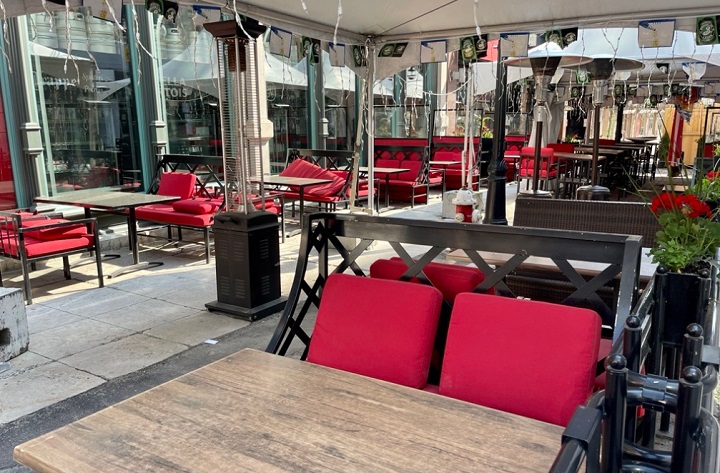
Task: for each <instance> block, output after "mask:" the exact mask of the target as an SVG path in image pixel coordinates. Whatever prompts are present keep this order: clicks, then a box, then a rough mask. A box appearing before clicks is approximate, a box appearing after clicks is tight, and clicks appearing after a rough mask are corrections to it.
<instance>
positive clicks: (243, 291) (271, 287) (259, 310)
mask: <svg viewBox="0 0 720 473" xmlns="http://www.w3.org/2000/svg"><path fill="white" fill-rule="evenodd" d="M278 228H279V223H278V218H277V215H275V214H273V213H270V212H265V211H257V212H251V213H248V214H244V213H240V212H226V213H221V214H219V215H218V216H217V217H215V223H214V224H213V233H214V234H215V274H216V278H217V295H218V298H217V300H216V301H213V302H210V303H208V304H205V307H207V309H208V310H209V311H214V310H217V311H219V312H223V313H225V314H228V315H229V316H231V317H236V318H241V319H245V320H249V321H254V320H258V319H261V318H263V317H266V316H268V315H270V314H274V313H275V312H278V311H280V310H282V309H283V308H284V307H285V303H286V302H287V299H286V298H285V297H281V296H280V242H279V237H278Z"/></svg>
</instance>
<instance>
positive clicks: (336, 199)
mask: <svg viewBox="0 0 720 473" xmlns="http://www.w3.org/2000/svg"><path fill="white" fill-rule="evenodd" d="M353 159H354V153H353V152H352V151H337V150H316V149H291V150H289V151H288V156H287V161H286V165H285V169H283V170H282V171H281V172H280V176H284V177H302V178H309V179H329V180H331V181H332V182H330V183H327V184H319V185H317V186H311V187H308V188H306V189H305V190H304V192H303V200H304V201H305V202H316V203H317V204H318V205H320V206H321V207H323V206H324V207H325V210H328V211H330V210H332V211H334V210H336V209H337V205H338V204H345V205H346V206H347V204H348V203H349V202H350V191H351V185H352V166H353ZM376 192H377V191H376ZM273 193H277V194H281V195H282V196H283V197H284V199H285V200H289V201H291V202H292V214H293V215H295V201H296V200H299V199H300V193H299V190H298V189H297V188H296V187H293V186H289V188H288V189H287V190H276V191H273ZM369 193H370V191H369V186H368V182H367V179H359V180H358V190H357V199H358V200H368V195H369ZM376 203H377V201H376Z"/></svg>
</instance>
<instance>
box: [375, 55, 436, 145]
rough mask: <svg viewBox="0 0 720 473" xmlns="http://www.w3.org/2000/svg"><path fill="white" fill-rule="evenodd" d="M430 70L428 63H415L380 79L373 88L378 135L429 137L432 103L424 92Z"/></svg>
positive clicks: (376, 133) (383, 136)
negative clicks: (416, 64)
mask: <svg viewBox="0 0 720 473" xmlns="http://www.w3.org/2000/svg"><path fill="white" fill-rule="evenodd" d="M426 71H427V68H426V67H425V66H424V65H419V66H413V67H411V68H409V69H407V70H406V71H405V72H404V74H396V75H394V76H392V77H388V78H385V79H383V80H381V81H378V82H376V84H375V87H374V88H373V92H374V95H375V136H376V137H377V138H427V137H428V128H429V126H428V123H429V114H430V107H429V106H428V105H426V103H425V99H426V97H425V94H424V93H423V90H424V81H425V78H424V74H425V73H426ZM396 81H397V82H398V83H397V84H396Z"/></svg>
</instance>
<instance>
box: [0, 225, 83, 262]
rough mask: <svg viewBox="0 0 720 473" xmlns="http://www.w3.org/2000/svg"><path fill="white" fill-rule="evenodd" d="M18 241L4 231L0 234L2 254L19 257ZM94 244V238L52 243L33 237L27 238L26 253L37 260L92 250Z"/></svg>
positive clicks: (57, 240) (69, 239)
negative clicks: (67, 252)
mask: <svg viewBox="0 0 720 473" xmlns="http://www.w3.org/2000/svg"><path fill="white" fill-rule="evenodd" d="M17 243H18V240H17V238H16V237H15V236H14V235H13V234H12V232H10V233H8V232H7V231H6V230H3V231H2V232H1V234H0V245H1V246H2V252H3V253H5V254H7V255H12V256H14V257H16V258H17V257H19V252H18V246H17ZM92 244H93V238H92V237H81V238H61V239H56V240H51V241H43V240H37V239H35V238H32V237H26V238H25V252H26V253H27V257H28V258H36V257H39V256H47V255H52V254H55V253H62V252H65V251H72V250H78V249H83V248H90V247H91V246H92Z"/></svg>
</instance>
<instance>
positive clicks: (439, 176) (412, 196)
mask: <svg viewBox="0 0 720 473" xmlns="http://www.w3.org/2000/svg"><path fill="white" fill-rule="evenodd" d="M429 161H430V154H429V149H428V147H427V146H408V145H404V146H394V145H381V144H378V143H376V144H375V163H374V164H375V167H376V168H392V169H407V171H405V172H402V173H399V174H392V175H390V176H387V177H388V178H389V179H388V180H387V184H386V180H385V177H386V176H385V174H383V173H381V172H376V173H375V177H376V178H377V179H378V186H379V187H380V190H381V197H383V196H385V194H386V193H389V194H390V200H393V201H403V202H410V206H411V207H414V206H415V204H416V203H421V204H424V203H427V201H428V196H429V194H430V188H431V187H436V186H440V187H443V189H444V182H445V177H444V173H443V171H442V170H430V164H429Z"/></svg>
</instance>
